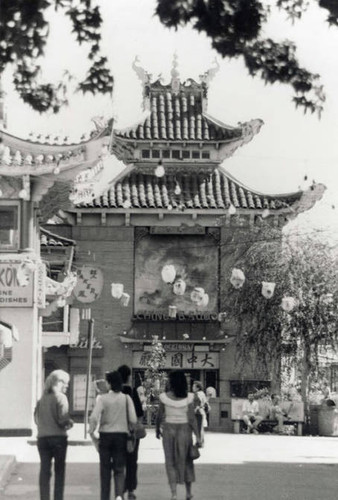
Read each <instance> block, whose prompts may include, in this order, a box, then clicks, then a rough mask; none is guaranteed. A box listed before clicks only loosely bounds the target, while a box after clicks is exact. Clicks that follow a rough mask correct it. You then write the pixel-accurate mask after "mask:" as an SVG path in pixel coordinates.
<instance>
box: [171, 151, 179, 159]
mask: <svg viewBox="0 0 338 500" xmlns="http://www.w3.org/2000/svg"><path fill="white" fill-rule="evenodd" d="M172 158H175V159H176V160H179V159H180V150H179V149H174V151H173V152H172Z"/></svg>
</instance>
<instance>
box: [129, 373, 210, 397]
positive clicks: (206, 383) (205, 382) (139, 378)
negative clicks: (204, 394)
mask: <svg viewBox="0 0 338 500" xmlns="http://www.w3.org/2000/svg"><path fill="white" fill-rule="evenodd" d="M163 371H164V372H165V373H167V374H169V372H171V371H173V370H168V369H166V370H163ZM182 371H184V373H185V376H186V377H187V382H188V390H189V391H192V385H193V382H194V380H199V381H200V382H201V383H202V386H203V390H204V391H205V390H206V388H207V387H210V386H211V387H214V388H215V389H216V393H217V395H218V394H219V387H218V386H219V370H189V369H182ZM144 378H145V370H142V369H137V368H136V369H133V386H134V387H136V388H137V387H139V386H140V385H142V384H143V381H144Z"/></svg>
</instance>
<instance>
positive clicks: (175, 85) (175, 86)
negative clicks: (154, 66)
mask: <svg viewBox="0 0 338 500" xmlns="http://www.w3.org/2000/svg"><path fill="white" fill-rule="evenodd" d="M177 67H178V56H177V52H174V56H173V66H172V69H171V88H172V91H173V93H174V94H177V93H178V92H179V90H180V74H179V72H178V69H177Z"/></svg>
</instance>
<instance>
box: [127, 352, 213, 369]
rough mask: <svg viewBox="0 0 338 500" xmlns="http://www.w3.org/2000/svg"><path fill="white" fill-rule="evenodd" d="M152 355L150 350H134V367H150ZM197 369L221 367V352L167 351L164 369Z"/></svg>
mask: <svg viewBox="0 0 338 500" xmlns="http://www.w3.org/2000/svg"><path fill="white" fill-rule="evenodd" d="M150 356H151V353H150V352H149V351H135V352H133V368H144V369H146V368H147V367H148V360H149V358H150ZM179 368H185V369H196V370H212V369H217V368H219V353H218V352H205V351H204V352H203V351H202V352H194V351H190V352H180V351H170V352H166V353H165V366H164V369H172V370H175V369H179Z"/></svg>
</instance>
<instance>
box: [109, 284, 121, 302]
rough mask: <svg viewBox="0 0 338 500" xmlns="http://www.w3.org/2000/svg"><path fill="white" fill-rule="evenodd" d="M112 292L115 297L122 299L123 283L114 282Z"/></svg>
mask: <svg viewBox="0 0 338 500" xmlns="http://www.w3.org/2000/svg"><path fill="white" fill-rule="evenodd" d="M111 294H112V296H113V297H114V299H120V298H121V297H122V294H123V284H122V283H112V284H111Z"/></svg>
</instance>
